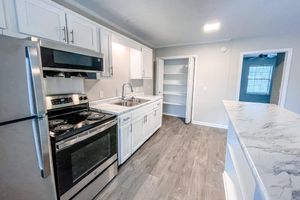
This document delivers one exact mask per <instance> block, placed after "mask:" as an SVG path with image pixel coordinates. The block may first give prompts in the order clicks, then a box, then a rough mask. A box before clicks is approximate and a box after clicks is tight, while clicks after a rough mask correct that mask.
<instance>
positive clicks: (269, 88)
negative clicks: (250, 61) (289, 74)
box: [246, 65, 274, 95]
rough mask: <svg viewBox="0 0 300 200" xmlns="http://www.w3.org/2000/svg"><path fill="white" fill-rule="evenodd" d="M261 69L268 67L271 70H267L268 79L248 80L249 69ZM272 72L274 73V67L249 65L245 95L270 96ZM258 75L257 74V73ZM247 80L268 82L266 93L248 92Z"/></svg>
mask: <svg viewBox="0 0 300 200" xmlns="http://www.w3.org/2000/svg"><path fill="white" fill-rule="evenodd" d="M263 67H269V68H271V70H269V78H255V75H256V74H254V77H253V78H249V77H250V69H251V68H263ZM273 71H274V65H250V66H249V70H248V76H247V88H246V94H250V95H270V93H271V85H272V76H273ZM257 74H259V73H257ZM249 80H253V81H255V80H258V81H268V82H269V84H268V91H267V92H255V91H254V92H248V87H249Z"/></svg>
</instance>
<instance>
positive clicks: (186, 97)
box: [155, 56, 196, 123]
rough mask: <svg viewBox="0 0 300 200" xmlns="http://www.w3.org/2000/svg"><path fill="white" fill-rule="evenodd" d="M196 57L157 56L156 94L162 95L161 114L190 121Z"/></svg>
mask: <svg viewBox="0 0 300 200" xmlns="http://www.w3.org/2000/svg"><path fill="white" fill-rule="evenodd" d="M195 62H196V57H194V56H182V57H164V58H157V65H156V66H157V67H156V92H155V93H156V95H161V96H163V114H164V115H169V116H175V117H179V118H182V119H183V120H184V122H185V123H190V122H191V120H192V119H191V118H192V101H193V87H194V68H195Z"/></svg>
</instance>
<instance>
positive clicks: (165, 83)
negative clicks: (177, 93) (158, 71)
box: [164, 82, 186, 86]
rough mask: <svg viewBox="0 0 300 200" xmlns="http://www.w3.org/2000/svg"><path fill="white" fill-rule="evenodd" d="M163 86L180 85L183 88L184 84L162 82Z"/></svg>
mask: <svg viewBox="0 0 300 200" xmlns="http://www.w3.org/2000/svg"><path fill="white" fill-rule="evenodd" d="M164 85H181V86H185V85H186V84H184V83H170V82H169V83H168V82H164Z"/></svg>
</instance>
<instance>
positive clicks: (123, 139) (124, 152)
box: [118, 123, 132, 164]
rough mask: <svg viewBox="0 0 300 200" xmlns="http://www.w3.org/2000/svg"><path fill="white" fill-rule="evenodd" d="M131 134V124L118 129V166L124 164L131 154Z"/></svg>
mask: <svg viewBox="0 0 300 200" xmlns="http://www.w3.org/2000/svg"><path fill="white" fill-rule="evenodd" d="M131 133H132V131H131V123H126V124H123V125H121V126H120V127H119V139H118V147H119V148H118V154H119V156H118V159H119V164H122V163H123V162H125V161H126V160H127V159H128V158H129V157H130V156H131V154H132V151H131V137H132V135H131Z"/></svg>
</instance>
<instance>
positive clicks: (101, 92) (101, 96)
mask: <svg viewBox="0 0 300 200" xmlns="http://www.w3.org/2000/svg"><path fill="white" fill-rule="evenodd" d="M99 96H100V98H103V97H104V92H103V91H102V90H100V92H99Z"/></svg>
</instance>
